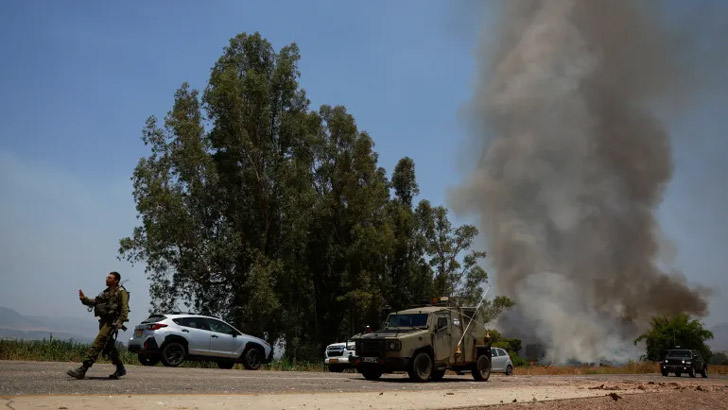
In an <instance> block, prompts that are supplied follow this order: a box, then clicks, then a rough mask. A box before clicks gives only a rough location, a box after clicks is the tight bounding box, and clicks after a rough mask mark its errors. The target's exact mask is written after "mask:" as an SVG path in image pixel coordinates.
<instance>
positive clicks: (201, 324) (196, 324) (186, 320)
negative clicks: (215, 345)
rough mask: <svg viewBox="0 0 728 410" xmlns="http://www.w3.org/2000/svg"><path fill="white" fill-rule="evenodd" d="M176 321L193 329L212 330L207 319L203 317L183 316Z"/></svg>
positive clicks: (175, 321)
mask: <svg viewBox="0 0 728 410" xmlns="http://www.w3.org/2000/svg"><path fill="white" fill-rule="evenodd" d="M174 323H176V324H178V325H180V326H183V327H191V328H193V329H201V330H210V327H209V326H207V321H205V319H203V318H201V317H181V318H179V319H174Z"/></svg>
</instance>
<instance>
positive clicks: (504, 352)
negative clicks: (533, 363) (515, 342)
mask: <svg viewBox="0 0 728 410" xmlns="http://www.w3.org/2000/svg"><path fill="white" fill-rule="evenodd" d="M498 351H499V352H500V356H508V352H506V351H505V350H503V349H498Z"/></svg>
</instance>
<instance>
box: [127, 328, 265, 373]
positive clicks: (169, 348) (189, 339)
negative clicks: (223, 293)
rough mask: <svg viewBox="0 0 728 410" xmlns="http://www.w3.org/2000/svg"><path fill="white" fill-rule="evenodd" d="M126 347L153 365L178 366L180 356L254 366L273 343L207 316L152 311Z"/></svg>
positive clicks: (223, 366) (224, 366) (224, 364)
mask: <svg viewBox="0 0 728 410" xmlns="http://www.w3.org/2000/svg"><path fill="white" fill-rule="evenodd" d="M129 351H130V352H134V353H137V355H138V357H139V362H140V363H141V364H143V365H145V366H154V365H155V364H157V363H158V362H159V361H160V360H161V361H162V364H164V365H165V366H173V367H174V366H179V365H180V364H181V363H182V362H183V361H184V360H203V361H216V362H217V364H218V366H220V368H221V369H232V368H233V366H234V365H235V363H242V364H243V366H244V367H245V368H246V369H251V370H256V369H258V368H260V366H261V364H263V363H267V362H269V361H271V359H272V358H273V347H272V346H271V345H270V344H269V343H268V342H266V341H265V340H263V339H261V338H258V337H255V336H250V335H247V334H245V333H243V332H241V331H239V330H237V329H235V328H234V327H233V326H231V325H230V324H228V323H226V322H224V321H222V320H220V319H218V318H215V317H210V316H202V315H193V314H154V315H152V316H150V317H148V318H147V319H145V320H144V321H142V323H141V324H140V325H138V326H136V327H135V328H134V334H133V335H132V337H131V338H130V339H129Z"/></svg>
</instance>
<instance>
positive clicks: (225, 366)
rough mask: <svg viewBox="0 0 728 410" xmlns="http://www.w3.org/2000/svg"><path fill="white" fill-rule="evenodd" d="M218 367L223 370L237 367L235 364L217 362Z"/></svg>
mask: <svg viewBox="0 0 728 410" xmlns="http://www.w3.org/2000/svg"><path fill="white" fill-rule="evenodd" d="M217 367H219V368H221V369H232V368H233V367H235V362H217Z"/></svg>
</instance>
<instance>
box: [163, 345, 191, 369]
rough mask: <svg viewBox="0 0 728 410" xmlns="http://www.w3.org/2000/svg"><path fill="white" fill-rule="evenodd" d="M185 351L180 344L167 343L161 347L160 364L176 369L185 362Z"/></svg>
mask: <svg viewBox="0 0 728 410" xmlns="http://www.w3.org/2000/svg"><path fill="white" fill-rule="evenodd" d="M185 354H187V351H186V350H185V347H184V346H183V345H182V343H179V342H169V343H167V344H165V345H164V346H163V347H162V357H161V359H162V364H163V365H165V366H167V367H177V366H179V365H180V364H182V362H183V361H184V360H185Z"/></svg>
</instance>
